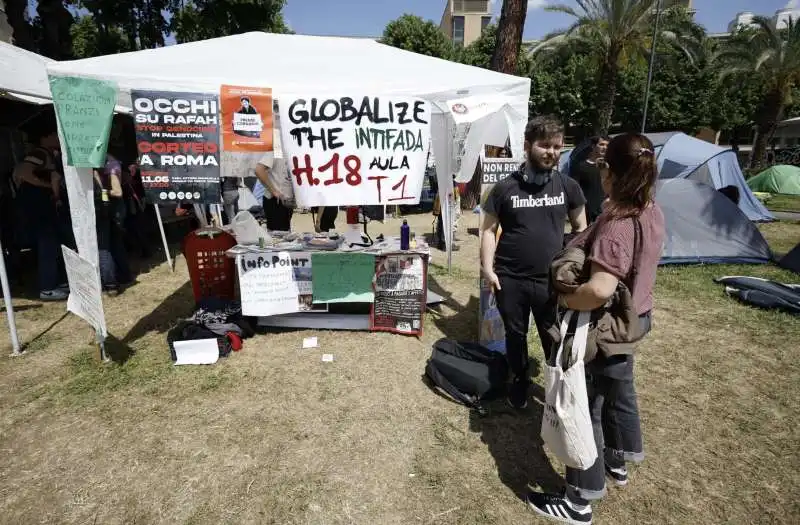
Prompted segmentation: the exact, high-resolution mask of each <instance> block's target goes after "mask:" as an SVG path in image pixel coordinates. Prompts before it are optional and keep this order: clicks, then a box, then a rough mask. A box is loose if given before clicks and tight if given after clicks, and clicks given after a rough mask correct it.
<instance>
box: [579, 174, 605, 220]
mask: <svg viewBox="0 0 800 525" xmlns="http://www.w3.org/2000/svg"><path fill="white" fill-rule="evenodd" d="M571 175H572V177H573V178H574V179H575V180H576V181H577V182H578V184H580V186H581V190H582V191H583V195H584V197H586V217H587V218H588V219H589V222H594V220H595V219H597V217H599V216H600V214H601V213H603V201H604V200H605V198H606V194H605V192H604V191H603V184H602V182H601V180H600V168H598V167H597V164H595V163H593V162H589V161H587V160H584V161H583V162H581V163H580V164H578V165H577V166H575V169H574V170H572V172H571Z"/></svg>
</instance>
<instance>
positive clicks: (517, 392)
mask: <svg viewBox="0 0 800 525" xmlns="http://www.w3.org/2000/svg"><path fill="white" fill-rule="evenodd" d="M506 401H507V402H508V404H509V406H510V407H511V408H515V409H517V410H523V409H525V408H527V407H528V383H527V382H525V381H514V382H513V383H511V384H510V385H509V387H508V397H507V398H506Z"/></svg>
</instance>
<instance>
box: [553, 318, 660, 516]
mask: <svg viewBox="0 0 800 525" xmlns="http://www.w3.org/2000/svg"><path fill="white" fill-rule="evenodd" d="M639 319H640V320H641V322H642V324H643V328H645V330H646V332H649V331H650V314H649V313H648V314H645V315H643V316H640V318H639ZM586 389H587V391H588V394H589V411H590V413H591V417H592V430H593V431H594V441H595V444H596V445H597V461H595V462H594V465H592V466H591V467H589V469H588V470H578V469H574V468H570V467H567V473H566V481H567V493H568V495H569V496H570V499H571V500H573V501H575V502H576V503H585V502H586V501H591V500H598V499H601V498H602V497H603V496H605V494H606V478H605V466H606V465H608V466H609V467H611V468H621V467H624V466H625V462H626V461H632V462H635V463H639V462H641V461H644V446H643V445H642V427H641V420H640V418H639V405H638V402H637V400H636V388H635V387H634V385H633V356H632V355H627V356H626V355H621V356H613V357H610V358H606V357H604V356H598V357H597V358H596V359H594V360H593V361H591V362H590V363H588V364H587V365H586Z"/></svg>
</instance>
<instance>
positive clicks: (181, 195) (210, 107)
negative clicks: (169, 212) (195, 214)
mask: <svg viewBox="0 0 800 525" xmlns="http://www.w3.org/2000/svg"><path fill="white" fill-rule="evenodd" d="M131 100H133V118H134V122H135V126H136V143H137V144H136V145H137V148H138V150H139V167H140V169H141V173H142V186H144V190H145V192H146V193H147V196H148V199H149V200H150V202H153V203H159V202H160V203H165V202H191V203H195V204H219V203H220V202H221V201H222V195H221V193H220V183H219V177H220V153H219V107H218V106H219V104H218V101H217V95H212V94H206V93H178V92H170V91H138V90H133V91H131Z"/></svg>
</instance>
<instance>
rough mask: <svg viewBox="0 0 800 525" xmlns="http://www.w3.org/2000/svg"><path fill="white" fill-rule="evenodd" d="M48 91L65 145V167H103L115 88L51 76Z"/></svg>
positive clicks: (114, 100) (74, 78)
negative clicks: (51, 95)
mask: <svg viewBox="0 0 800 525" xmlns="http://www.w3.org/2000/svg"><path fill="white" fill-rule="evenodd" d="M50 91H51V92H52V94H53V106H54V107H55V110H56V113H57V114H58V123H59V125H60V128H61V136H62V137H63V139H64V142H65V144H64V145H65V147H66V152H67V165H68V166H75V167H78V168H99V167H101V166H104V165H105V163H106V150H107V149H108V135H109V133H110V131H111V121H112V120H113V117H114V106H115V105H116V102H117V85H116V84H115V83H113V82H107V81H104V80H96V79H93V78H81V77H50Z"/></svg>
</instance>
